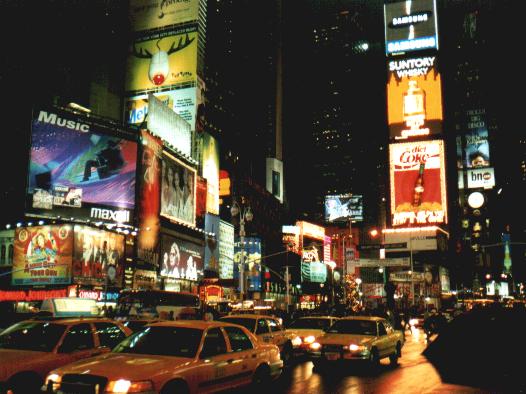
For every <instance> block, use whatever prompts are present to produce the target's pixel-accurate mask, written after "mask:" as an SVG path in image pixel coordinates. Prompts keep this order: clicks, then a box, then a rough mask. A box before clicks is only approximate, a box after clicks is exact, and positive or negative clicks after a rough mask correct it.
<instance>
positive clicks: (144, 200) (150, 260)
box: [137, 130, 163, 268]
mask: <svg viewBox="0 0 526 394" xmlns="http://www.w3.org/2000/svg"><path fill="white" fill-rule="evenodd" d="M141 139H142V144H141V145H140V146H141V166H140V172H139V174H140V176H139V190H140V199H139V204H138V206H139V228H141V229H144V231H139V233H138V234H137V257H138V259H139V260H141V261H142V262H144V263H147V264H150V265H152V266H154V267H157V268H159V250H158V247H159V231H160V228H161V224H160V220H159V212H160V209H161V201H160V195H161V160H162V150H163V148H162V147H163V145H162V141H161V140H160V138H157V137H155V136H153V135H151V134H150V133H148V132H147V131H146V130H143V131H141Z"/></svg>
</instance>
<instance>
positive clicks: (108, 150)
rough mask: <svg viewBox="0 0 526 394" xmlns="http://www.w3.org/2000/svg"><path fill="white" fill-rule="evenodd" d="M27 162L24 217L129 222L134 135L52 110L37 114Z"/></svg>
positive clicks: (135, 152) (132, 184)
mask: <svg viewBox="0 0 526 394" xmlns="http://www.w3.org/2000/svg"><path fill="white" fill-rule="evenodd" d="M29 160H30V162H29V171H28V177H29V179H28V193H27V207H26V209H27V211H28V213H31V214H36V215H39V216H48V217H57V216H64V217H75V218H79V219H96V220H102V221H111V222H120V223H131V221H132V219H133V218H132V213H133V208H134V206H135V172H136V165H137V140H136V136H135V135H134V134H131V133H130V132H127V131H125V130H118V129H115V128H114V126H112V125H109V124H108V125H107V126H105V125H104V124H103V123H102V122H97V123H96V124H95V123H92V122H91V121H90V120H89V119H88V118H84V117H79V116H78V115H75V114H72V113H69V112H65V111H61V110H58V109H46V110H44V109H37V110H35V112H34V117H33V122H32V128H31V152H30V158H29Z"/></svg>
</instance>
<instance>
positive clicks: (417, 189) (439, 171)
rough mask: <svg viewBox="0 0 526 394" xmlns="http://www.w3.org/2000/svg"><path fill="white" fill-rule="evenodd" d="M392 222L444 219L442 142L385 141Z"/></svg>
mask: <svg viewBox="0 0 526 394" xmlns="http://www.w3.org/2000/svg"><path fill="white" fill-rule="evenodd" d="M389 161H390V165H389V167H390V183H391V214H392V216H393V223H392V224H393V226H400V225H406V224H435V223H447V200H446V182H445V160H444V143H443V141H441V140H432V141H422V142H408V143H400V144H390V145H389Z"/></svg>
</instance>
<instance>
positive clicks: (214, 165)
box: [202, 133, 219, 215]
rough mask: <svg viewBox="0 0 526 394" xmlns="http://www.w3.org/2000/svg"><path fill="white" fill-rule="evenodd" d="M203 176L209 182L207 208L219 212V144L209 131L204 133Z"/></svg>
mask: <svg viewBox="0 0 526 394" xmlns="http://www.w3.org/2000/svg"><path fill="white" fill-rule="evenodd" d="M202 141H203V174H202V175H203V178H205V179H206V183H207V195H206V210H207V212H209V213H213V214H214V215H218V214H219V144H218V143H217V140H216V139H215V138H214V137H212V136H211V135H210V134H208V133H203V134H202Z"/></svg>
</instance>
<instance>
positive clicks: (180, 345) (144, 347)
mask: <svg viewBox="0 0 526 394" xmlns="http://www.w3.org/2000/svg"><path fill="white" fill-rule="evenodd" d="M202 336H203V330H199V329H196V328H187V327H163V326H157V327H155V326H154V327H147V328H145V329H143V330H141V331H139V332H137V333H135V334H133V335H132V336H130V337H128V338H126V339H125V340H124V341H122V342H121V343H119V344H118V345H117V346H116V347H115V348H114V349H113V352H115V353H133V354H153V355H157V356H174V357H188V358H193V357H195V355H196V353H197V348H198V347H199V344H200V343H201V337H202Z"/></svg>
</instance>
